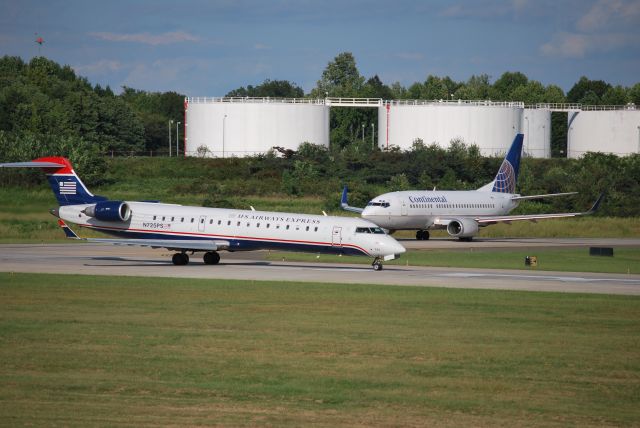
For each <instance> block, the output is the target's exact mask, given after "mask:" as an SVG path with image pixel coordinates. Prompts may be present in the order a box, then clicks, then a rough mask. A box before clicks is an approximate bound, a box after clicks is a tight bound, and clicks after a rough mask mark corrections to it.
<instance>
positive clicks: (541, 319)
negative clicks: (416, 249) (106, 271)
mask: <svg viewBox="0 0 640 428" xmlns="http://www.w3.org/2000/svg"><path fill="white" fill-rule="evenodd" d="M0 304H1V305H2V307H3V311H2V312H1V313H0V332H1V334H0V340H1V341H2V346H0V359H1V360H2V362H3V363H2V365H1V366H0V379H1V382H0V384H1V385H2V386H0V403H1V404H0V418H1V419H2V420H3V421H4V423H5V424H7V425H13V426H19V425H36V426H49V425H79V426H88V425H121V424H134V425H154V426H158V425H167V424H170V425H183V426H184V425H200V424H218V425H233V426H238V425H270V424H273V425H277V426H302V425H314V424H315V425H321V426H329V425H331V426H336V425H342V426H354V425H365V426H372V425H377V426H389V425H394V426H418V425H419V426H427V425H439V426H480V425H484V426H486V425H494V426H495V425H508V426H540V425H545V426H566V425H579V426H603V425H633V424H636V423H637V422H638V420H639V418H640V410H639V409H640V375H639V373H640V359H639V358H638V356H639V355H640V336H638V331H639V330H640V299H639V298H637V297H629V296H606V295H575V294H555V293H524V292H504V291H500V292H496V291H478V290H452V289H438V288H425V289H423V288H413V287H387V286H373V285H334V284H332V285H319V284H302V283H268V282H240V281H210V280H194V279H189V280H180V279H175V278H172V279H159V278H109V277H86V276H61V275H30V274H16V275H10V274H0Z"/></svg>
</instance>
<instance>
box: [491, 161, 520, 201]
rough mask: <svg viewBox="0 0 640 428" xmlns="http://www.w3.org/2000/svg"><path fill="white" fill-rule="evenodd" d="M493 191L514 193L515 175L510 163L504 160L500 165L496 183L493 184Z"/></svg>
mask: <svg viewBox="0 0 640 428" xmlns="http://www.w3.org/2000/svg"><path fill="white" fill-rule="evenodd" d="M493 191H494V192H500V193H515V191H516V173H515V171H514V170H513V165H511V162H509V161H508V160H506V159H505V160H504V161H503V162H502V165H500V171H498V174H497V175H496V182H495V183H494V184H493Z"/></svg>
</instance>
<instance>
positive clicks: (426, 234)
mask: <svg viewBox="0 0 640 428" xmlns="http://www.w3.org/2000/svg"><path fill="white" fill-rule="evenodd" d="M422 239H424V240H425V241H428V240H429V231H428V230H423V231H422Z"/></svg>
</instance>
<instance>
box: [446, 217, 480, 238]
mask: <svg viewBox="0 0 640 428" xmlns="http://www.w3.org/2000/svg"><path fill="white" fill-rule="evenodd" d="M447 233H449V235H451V236H455V237H456V238H469V237H471V236H474V235H476V234H477V233H478V223H477V222H476V221H475V220H473V219H470V218H463V219H460V220H452V221H451V222H449V224H448V225H447Z"/></svg>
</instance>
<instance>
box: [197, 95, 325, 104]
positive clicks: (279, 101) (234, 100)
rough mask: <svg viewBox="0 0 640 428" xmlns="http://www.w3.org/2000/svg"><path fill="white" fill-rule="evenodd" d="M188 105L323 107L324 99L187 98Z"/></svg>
mask: <svg viewBox="0 0 640 428" xmlns="http://www.w3.org/2000/svg"><path fill="white" fill-rule="evenodd" d="M186 101H187V102H188V103H190V104H209V103H231V104H243V103H257V104H270V103H273V104H317V105H323V104H324V103H325V102H324V99H319V98H276V97H187V98H186Z"/></svg>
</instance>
